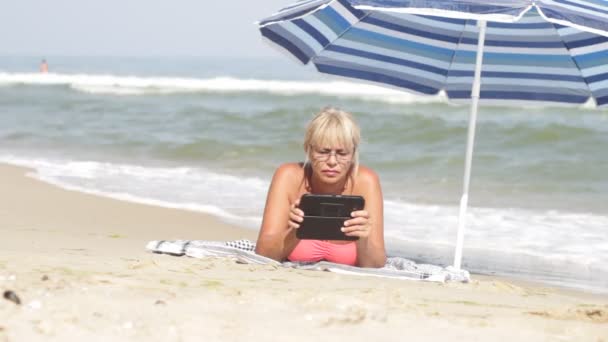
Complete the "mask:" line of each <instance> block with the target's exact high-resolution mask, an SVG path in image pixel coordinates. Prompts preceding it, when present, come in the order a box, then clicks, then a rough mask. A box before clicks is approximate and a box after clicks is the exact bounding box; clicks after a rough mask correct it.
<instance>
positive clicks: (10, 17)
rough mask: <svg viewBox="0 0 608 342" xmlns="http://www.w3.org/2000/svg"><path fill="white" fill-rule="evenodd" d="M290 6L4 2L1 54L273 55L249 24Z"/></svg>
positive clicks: (203, 1) (263, 0) (150, 0)
mask: <svg viewBox="0 0 608 342" xmlns="http://www.w3.org/2000/svg"><path fill="white" fill-rule="evenodd" d="M294 2H296V1H295V0H172V1H167V0H162V1H161V0H104V1H90V0H53V1H40V0H19V1H3V4H2V11H0V55H4V56H33V55H36V56H38V55H43V56H213V57H221V56H235V55H237V56H242V55H243V54H246V55H248V56H251V57H272V56H276V55H277V54H278V52H276V51H274V50H273V49H271V48H270V47H268V46H267V45H266V44H264V43H263V42H262V40H261V38H260V34H259V32H258V30H257V28H256V26H255V25H254V22H255V21H256V20H260V19H263V18H265V17H267V16H270V15H271V14H273V13H274V12H276V11H277V10H279V9H280V8H282V7H284V6H287V5H290V4H292V3H294Z"/></svg>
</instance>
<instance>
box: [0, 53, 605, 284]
mask: <svg viewBox="0 0 608 342" xmlns="http://www.w3.org/2000/svg"><path fill="white" fill-rule="evenodd" d="M46 59H47V61H48V64H49V70H50V72H49V73H48V74H40V73H39V72H38V64H39V63H40V60H41V58H40V57H38V56H4V57H0V162H2V163H9V164H14V165H20V166H25V167H29V168H32V169H33V170H34V171H33V173H31V174H30V176H31V177H35V178H38V179H40V180H42V181H44V182H48V183H51V184H54V185H57V186H60V187H62V188H66V189H70V190H76V191H81V192H85V193H91V194H97V195H102V196H108V197H112V198H117V199H121V200H126V201H133V202H141V203H148V204H154V205H158V206H163V207H169V208H180V209H185V210H193V211H200V212H204V213H208V214H211V215H214V216H217V217H219V218H221V219H222V220H225V221H227V222H229V223H232V224H236V225H239V226H242V227H245V228H247V229H252V230H258V229H259V226H260V222H261V217H262V211H263V208H264V202H265V197H266V192H267V189H268V186H269V183H270V179H271V177H272V174H273V171H274V170H275V168H276V167H277V166H279V165H280V164H282V163H285V162H297V161H302V160H304V157H305V156H304V152H303V148H302V142H303V136H304V129H305V126H306V124H307V122H308V121H309V120H310V119H311V118H312V116H313V115H314V114H315V113H316V112H317V111H318V110H319V109H320V108H322V107H324V106H327V105H332V106H336V107H340V108H342V109H344V110H347V111H349V112H351V113H353V115H354V116H355V118H356V119H357V121H358V122H359V124H360V126H361V128H362V138H363V142H362V144H361V148H360V158H361V163H362V164H364V165H366V166H368V167H371V168H373V169H374V170H375V171H376V172H377V173H378V174H379V176H380V180H381V183H382V188H383V193H384V208H385V222H384V227H385V239H386V244H387V251H388V253H389V255H390V256H402V257H406V258H410V259H413V260H415V261H417V262H421V263H431V264H437V265H442V266H448V265H451V264H452V263H453V255H454V246H455V241H456V230H457V216H458V204H459V200H460V196H461V193H462V184H463V172H464V155H465V145H466V135H467V127H468V120H469V106H468V105H466V104H453V103H450V102H449V101H446V99H445V97H444V96H441V95H438V96H432V97H428V96H418V95H413V94H410V93H406V92H402V91H399V90H396V89H390V88H384V87H380V86H375V85H371V84H362V83H357V82H354V81H349V80H345V79H336V78H330V77H328V76H323V75H320V74H318V73H317V72H316V71H315V70H314V69H313V68H311V67H306V66H302V65H300V64H298V63H296V62H294V61H292V60H289V59H282V58H280V57H279V58H274V57H269V58H251V57H246V56H243V57H229V58H212V57H61V56H55V57H53V56H50V57H49V56H46ZM476 132H477V134H476V141H475V150H474V156H473V166H472V177H471V186H470V192H469V204H470V207H469V211H468V214H467V217H466V231H465V238H464V251H463V264H462V267H463V268H465V269H467V270H469V271H470V272H472V273H479V274H489V275H497V276H508V277H513V278H518V279H524V280H532V281H540V282H543V283H546V284H552V285H558V286H566V287H572V288H577V289H583V290H587V291H592V292H599V293H608V152H606V150H607V149H608V109H594V108H591V107H589V106H582V107H580V108H563V107H553V106H541V107H538V106H536V107H526V106H504V107H503V106H482V107H481V108H480V110H479V114H478V119H477V131H476ZM158 238H159V239H166V238H176V237H174V236H172V235H171V232H167V235H166V236H158ZM179 238H183V239H188V238H189V237H188V236H182V237H179ZM144 244H145V241H143V242H142V250H143V248H144Z"/></svg>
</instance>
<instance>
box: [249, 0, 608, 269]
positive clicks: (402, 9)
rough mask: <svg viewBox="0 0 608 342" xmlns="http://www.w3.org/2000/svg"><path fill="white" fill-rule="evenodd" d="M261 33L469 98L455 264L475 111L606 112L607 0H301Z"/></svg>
mask: <svg viewBox="0 0 608 342" xmlns="http://www.w3.org/2000/svg"><path fill="white" fill-rule="evenodd" d="M258 24H259V29H260V32H261V34H262V36H263V37H265V38H267V39H268V40H269V41H270V42H272V43H273V44H275V45H277V46H279V47H281V48H282V49H284V50H285V51H287V52H288V53H289V54H290V55H292V56H295V57H296V58H297V59H298V60H299V61H300V62H302V63H303V64H308V63H313V64H314V65H315V67H316V68H317V70H318V71H319V72H322V73H325V74H330V75H335V76H341V77H347V78H353V79H358V80H362V81H368V82H375V83H379V84H382V85H388V86H392V87H397V88H399V89H403V90H406V91H409V92H414V93H419V94H427V95H435V94H439V93H443V94H445V95H446V96H447V97H448V99H450V100H451V101H457V102H459V101H471V115H470V120H469V131H468V139H467V150H466V158H465V172H464V182H463V183H464V184H463V195H462V197H461V200H460V212H459V218H458V233H457V239H456V251H455V255H454V266H455V267H456V268H460V265H461V259H462V244H463V239H464V227H465V216H466V210H467V204H468V193H469V181H470V172H471V159H472V153H473V143H474V138H475V124H476V118H477V107H478V105H479V104H480V103H481V104H515V105H518V106H521V105H522V104H542V105H546V104H552V105H566V106H567V105H570V106H581V105H583V104H585V105H587V106H595V107H608V0H535V1H533V0H457V1H455V0H303V1H300V2H298V3H296V4H294V5H292V6H289V7H286V8H284V9H282V10H280V11H279V12H278V13H276V14H274V15H273V16H271V17H269V18H267V19H264V20H262V21H260V22H259V23H258Z"/></svg>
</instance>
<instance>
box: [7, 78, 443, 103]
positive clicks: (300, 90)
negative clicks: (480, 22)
mask: <svg viewBox="0 0 608 342" xmlns="http://www.w3.org/2000/svg"><path fill="white" fill-rule="evenodd" d="M0 85H5V86H10V85H46V86H56V85H62V86H68V87H70V88H71V89H73V90H76V91H80V92H85V93H90V94H107V95H123V96H124V95H146V94H179V93H268V94H273V95H281V96H295V95H308V94H317V95H324V96H334V97H344V98H356V99H359V100H364V101H380V102H386V103H404V104H407V103H444V102H446V97H445V96H444V95H442V94H440V95H437V96H422V95H414V94H410V93H406V92H403V91H400V90H397V89H390V88H385V87H381V86H375V85H371V84H359V83H353V82H346V81H327V82H313V81H284V80H260V79H239V78H233V77H214V78H207V79H200V78H175V77H139V76H116V75H92V74H56V73H49V74H39V73H2V72H0Z"/></svg>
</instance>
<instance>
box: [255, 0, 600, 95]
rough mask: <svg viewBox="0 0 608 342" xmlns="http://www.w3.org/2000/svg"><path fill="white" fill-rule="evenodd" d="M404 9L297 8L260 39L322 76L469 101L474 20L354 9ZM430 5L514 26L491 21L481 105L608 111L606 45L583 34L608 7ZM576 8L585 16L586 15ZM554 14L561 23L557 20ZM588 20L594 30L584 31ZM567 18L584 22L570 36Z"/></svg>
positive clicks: (337, 3)
mask: <svg viewBox="0 0 608 342" xmlns="http://www.w3.org/2000/svg"><path fill="white" fill-rule="evenodd" d="M404 2H408V1H402V0H400V1H396V0H376V1H369V0H323V1H320V0H308V1H301V2H299V3H297V4H295V5H293V6H291V7H288V8H286V9H284V10H282V11H280V12H279V13H277V14H275V15H274V16H272V17H271V18H268V19H266V20H264V21H262V22H260V30H261V32H262V35H263V36H264V37H266V38H268V39H269V40H271V41H272V42H273V43H275V44H277V45H278V46H281V47H282V48H284V49H286V50H287V51H289V52H290V53H291V54H292V55H294V56H296V57H297V58H298V59H299V60H300V61H301V62H302V63H304V64H306V63H309V62H312V63H314V64H315V66H316V67H317V69H318V70H319V71H320V72H323V73H327V74H332V75H337V76H343V77H348V78H355V79H360V80H364V81H371V82H377V83H381V84H385V85H390V86H395V87H399V88H402V89H406V90H409V91H413V92H416V93H422V94H437V93H438V92H440V91H445V92H446V94H447V95H448V97H449V98H450V99H454V100H466V99H468V98H470V92H471V84H472V80H473V73H474V67H475V51H476V46H477V36H478V28H477V25H476V21H475V20H471V19H463V18H446V17H438V16H425V15H415V14H409V13H401V12H386V11H372V10H360V9H357V8H355V7H353V6H351V3H353V4H364V3H366V5H367V6H371V5H375V6H377V7H385V8H390V7H391V6H396V5H400V6H403V3H404ZM409 2H411V3H413V4H414V3H417V4H419V3H421V1H409ZM427 2H428V3H432V4H434V5H437V6H439V5H441V4H445V3H449V4H450V5H452V8H451V10H454V11H456V10H462V8H456V7H458V6H461V5H462V6H464V5H467V3H468V6H469V9H471V8H473V9H475V10H477V11H478V12H480V13H486V14H487V13H500V14H507V15H512V16H513V17H514V18H516V19H515V20H517V21H515V22H488V28H487V33H486V40H485V48H484V62H483V67H482V79H481V84H482V87H481V95H480V96H481V98H480V101H481V102H482V103H484V102H485V103H488V102H492V103H496V102H505V101H506V102H512V101H517V102H518V103H519V102H521V101H526V102H531V103H544V102H550V103H559V104H571V105H579V104H583V103H585V102H587V101H588V100H589V98H593V99H594V100H595V102H596V104H597V105H598V106H606V105H608V36H603V35H597V34H595V33H591V32H587V31H582V30H580V29H579V28H580V27H582V26H585V25H586V24H587V23H589V22H591V23H592V24H593V25H595V22H594V21H593V20H599V19H601V16H602V15H604V14H603V12H602V11H603V10H604V8H608V6H607V3H608V1H599V0H594V1H583V0H552V1H549V0H544V1H536V2H535V4H536V6H537V7H538V8H534V7H533V8H530V3H531V2H530V1H527V0H506V1H458V2H452V1H449V2H448V1H427ZM497 3H504V4H506V5H496V4H497ZM457 5H458V6H457ZM484 6H485V7H484ZM514 8H515V9H516V10H514ZM508 9H509V10H508ZM575 9H581V11H583V10H584V11H583V12H582V13H583V14H581V13H578V12H576V11H575ZM558 10H559V11H561V12H559V13H562V17H557V16H556V15H555V13H558V12H557V11H558ZM595 10H598V12H597V13H596V12H594V11H595ZM577 13H578V14H577ZM546 17H548V18H552V19H550V21H548V20H547V18H546ZM583 17H584V18H585V20H589V21H587V22H581V21H580V20H579V19H580V18H583ZM564 18H568V20H570V19H572V20H575V19H576V20H579V21H575V24H574V25H575V27H568V26H564V25H562V24H563V20H564ZM554 19H555V20H562V21H560V22H561V23H562V24H556V23H555V22H552V21H553V20H554ZM606 21H607V20H606V17H604V22H603V23H600V24H598V25H599V26H597V25H596V26H593V28H594V30H601V29H602V28H603V26H601V25H606Z"/></svg>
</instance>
